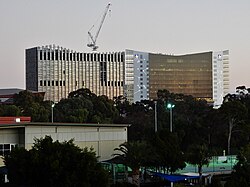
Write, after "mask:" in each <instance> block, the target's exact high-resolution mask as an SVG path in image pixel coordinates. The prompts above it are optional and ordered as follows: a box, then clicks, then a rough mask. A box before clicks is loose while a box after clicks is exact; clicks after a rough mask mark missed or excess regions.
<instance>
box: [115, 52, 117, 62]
mask: <svg viewBox="0 0 250 187" xmlns="http://www.w3.org/2000/svg"><path fill="white" fill-rule="evenodd" d="M115 62H117V53H115Z"/></svg>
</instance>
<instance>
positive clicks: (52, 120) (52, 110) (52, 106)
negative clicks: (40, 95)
mask: <svg viewBox="0 0 250 187" xmlns="http://www.w3.org/2000/svg"><path fill="white" fill-rule="evenodd" d="M54 107H55V103H52V105H51V123H53V122H54V119H53V118H54Z"/></svg>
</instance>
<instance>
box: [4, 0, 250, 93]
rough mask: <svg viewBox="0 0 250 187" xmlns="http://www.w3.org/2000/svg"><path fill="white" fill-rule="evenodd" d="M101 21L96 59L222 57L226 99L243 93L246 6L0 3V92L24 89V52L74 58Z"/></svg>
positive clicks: (219, 1) (241, 0) (189, 0)
mask: <svg viewBox="0 0 250 187" xmlns="http://www.w3.org/2000/svg"><path fill="white" fill-rule="evenodd" d="M109 2H110V3H111V4H112V6H111V12H110V13H108V14H107V17H106V19H105V22H104V24H103V27H102V29H101V32H100V34H99V37H98V39H97V45H98V46H99V51H100V52H102V51H105V52H114V51H124V50H125V49H133V50H138V51H145V52H151V53H163V54H174V55H182V54H191V53H197V52H207V51H221V50H227V49H228V50H229V52H230V56H229V58H230V62H229V63H230V91H231V92H233V91H234V90H235V88H236V87H237V86H239V85H245V86H247V87H250V73H249V69H250V21H249V18H250V11H249V10H250V1H249V0H237V1H236V0H110V1H106V0H0V23H1V25H0V89H1V88H23V89H25V49H27V48H31V47H36V46H45V45H53V44H55V45H56V46H60V47H64V48H67V49H71V50H74V51H78V52H91V49H90V48H88V47H87V43H88V35H87V32H88V30H89V29H90V28H91V27H92V25H93V24H94V25H96V26H95V28H96V27H98V26H99V23H100V18H101V16H102V14H103V12H104V10H105V7H106V6H107V4H108V3H109Z"/></svg>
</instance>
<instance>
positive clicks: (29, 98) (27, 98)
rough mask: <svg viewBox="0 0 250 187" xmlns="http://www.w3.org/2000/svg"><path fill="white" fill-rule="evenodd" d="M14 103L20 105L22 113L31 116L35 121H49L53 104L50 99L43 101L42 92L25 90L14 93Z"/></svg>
mask: <svg viewBox="0 0 250 187" xmlns="http://www.w3.org/2000/svg"><path fill="white" fill-rule="evenodd" d="M14 105H16V106H18V107H19V108H20V110H21V114H22V115H24V116H30V117H31V120H32V121H33V122H48V121H49V116H50V112H51V105H50V102H48V101H43V97H42V96H41V95H40V94H36V95H34V94H33V93H31V92H29V91H27V90H24V91H21V92H19V93H18V94H15V95H14Z"/></svg>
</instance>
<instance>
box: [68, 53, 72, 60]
mask: <svg viewBox="0 0 250 187" xmlns="http://www.w3.org/2000/svg"><path fill="white" fill-rule="evenodd" d="M69 59H70V61H72V53H70V57H69Z"/></svg>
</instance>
